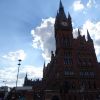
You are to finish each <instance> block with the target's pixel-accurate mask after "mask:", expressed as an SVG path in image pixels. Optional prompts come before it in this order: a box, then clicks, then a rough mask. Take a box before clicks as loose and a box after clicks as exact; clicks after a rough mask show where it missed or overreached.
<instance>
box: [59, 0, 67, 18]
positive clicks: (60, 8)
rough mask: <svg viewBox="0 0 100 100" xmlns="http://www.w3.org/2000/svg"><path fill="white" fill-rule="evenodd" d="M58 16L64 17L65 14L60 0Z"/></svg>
mask: <svg viewBox="0 0 100 100" xmlns="http://www.w3.org/2000/svg"><path fill="white" fill-rule="evenodd" d="M59 17H60V18H63V19H66V14H65V12H64V7H63V4H62V2H61V0H60V4H59Z"/></svg>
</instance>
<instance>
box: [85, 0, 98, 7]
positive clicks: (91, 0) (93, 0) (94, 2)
mask: <svg viewBox="0 0 100 100" xmlns="http://www.w3.org/2000/svg"><path fill="white" fill-rule="evenodd" d="M92 6H95V7H96V1H95V0H89V1H88V3H87V7H88V8H91V7H92Z"/></svg>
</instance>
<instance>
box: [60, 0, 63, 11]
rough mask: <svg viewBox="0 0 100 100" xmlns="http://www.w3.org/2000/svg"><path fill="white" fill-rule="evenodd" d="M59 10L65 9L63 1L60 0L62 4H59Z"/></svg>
mask: <svg viewBox="0 0 100 100" xmlns="http://www.w3.org/2000/svg"><path fill="white" fill-rule="evenodd" d="M59 9H63V5H62V2H61V0H60V4H59Z"/></svg>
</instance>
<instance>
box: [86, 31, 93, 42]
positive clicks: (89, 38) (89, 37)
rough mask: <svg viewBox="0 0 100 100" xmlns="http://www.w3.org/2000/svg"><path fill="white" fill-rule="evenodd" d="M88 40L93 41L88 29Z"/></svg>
mask: <svg viewBox="0 0 100 100" xmlns="http://www.w3.org/2000/svg"><path fill="white" fill-rule="evenodd" d="M87 40H88V41H92V39H91V36H90V34H89V31H88V30H87Z"/></svg>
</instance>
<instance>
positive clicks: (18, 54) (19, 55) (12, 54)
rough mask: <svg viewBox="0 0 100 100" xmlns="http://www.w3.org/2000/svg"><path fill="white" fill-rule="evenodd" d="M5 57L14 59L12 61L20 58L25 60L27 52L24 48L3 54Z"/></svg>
mask: <svg viewBox="0 0 100 100" xmlns="http://www.w3.org/2000/svg"><path fill="white" fill-rule="evenodd" d="M3 58H5V59H8V60H12V61H16V60H18V59H21V60H24V59H25V58H26V54H25V52H24V50H18V51H15V52H9V53H8V54H6V55H3Z"/></svg>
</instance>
